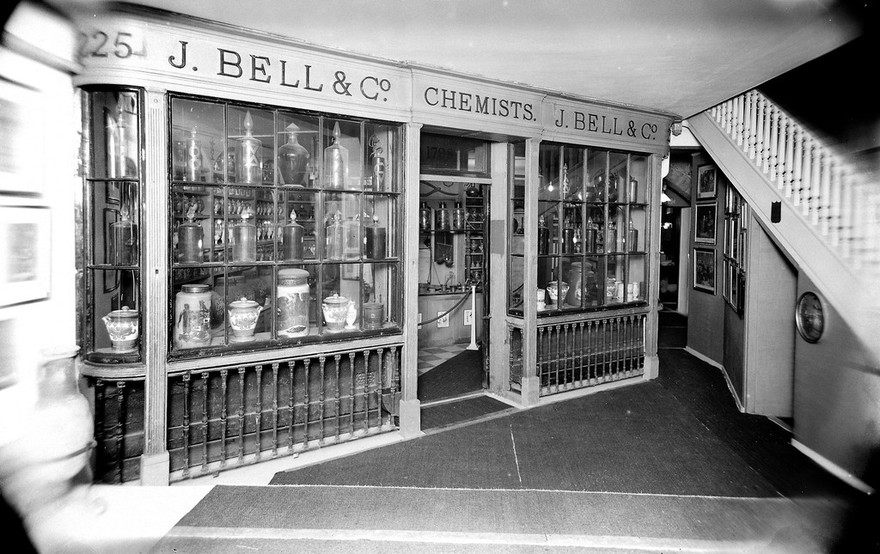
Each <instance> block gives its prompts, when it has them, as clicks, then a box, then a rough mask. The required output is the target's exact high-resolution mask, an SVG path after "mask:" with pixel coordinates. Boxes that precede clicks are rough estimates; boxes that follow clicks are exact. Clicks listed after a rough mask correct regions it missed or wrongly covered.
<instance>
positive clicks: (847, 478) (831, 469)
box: [791, 439, 877, 494]
mask: <svg viewBox="0 0 880 554" xmlns="http://www.w3.org/2000/svg"><path fill="white" fill-rule="evenodd" d="M791 445H792V446H794V447H795V448H797V449H798V450H800V451H801V453H802V454H803V455H804V456H806V457H807V458H809V459H811V460H813V461H814V462H816V463H817V464H819V465H820V466H821V467H822V469H824V470H825V471H827V472H828V473H830V474H831V475H833V476H835V477H837V478H838V479H840V480H841V481H843V482H844V483H846V484H847V485H849V486H851V487H852V488H854V489H856V490H858V491H860V492H863V493H865V494H874V493H875V492H877V491H875V490H874V487H872V486H871V485H869V484H867V483H865V482H864V481H862V480H861V479H859V478H858V477H856V476H855V475H853V474H852V473H850V472H848V471H847V470H845V469H843V468H842V467H840V466H839V465H837V464H835V463H834V462H832V461H831V460H829V459H828V458H826V457H825V456H822V455H821V454H819V453H818V452H816V451H815V450H813V449H812V448H810V447H808V446H805V445H804V444H802V443H800V442H798V441H796V440H795V439H791Z"/></svg>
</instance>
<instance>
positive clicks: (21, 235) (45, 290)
mask: <svg viewBox="0 0 880 554" xmlns="http://www.w3.org/2000/svg"><path fill="white" fill-rule="evenodd" d="M49 222H50V214H49V209H48V208H43V207H18V206H2V207H0V260H4V261H5V262H6V263H5V264H3V265H0V306H8V305H12V304H20V303H22V302H32V301H34V300H43V299H45V298H48V297H49V285H50V283H49V265H50V260H49V255H50V251H51V249H50V246H51V244H50V237H49Z"/></svg>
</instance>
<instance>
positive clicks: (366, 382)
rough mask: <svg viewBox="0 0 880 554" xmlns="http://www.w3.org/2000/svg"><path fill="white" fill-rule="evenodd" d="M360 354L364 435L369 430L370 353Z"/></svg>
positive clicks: (366, 351)
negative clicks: (362, 358)
mask: <svg viewBox="0 0 880 554" xmlns="http://www.w3.org/2000/svg"><path fill="white" fill-rule="evenodd" d="M362 354H363V357H364V390H363V393H362V395H363V399H364V433H366V432H367V431H368V430H369V428H370V397H369V396H368V391H369V388H370V386H369V385H370V351H369V350H364V351H363V352H362Z"/></svg>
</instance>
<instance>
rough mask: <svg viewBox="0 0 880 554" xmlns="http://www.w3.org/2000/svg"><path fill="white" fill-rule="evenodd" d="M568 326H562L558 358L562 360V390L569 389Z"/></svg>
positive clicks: (569, 349) (569, 350) (569, 347)
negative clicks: (560, 348)
mask: <svg viewBox="0 0 880 554" xmlns="http://www.w3.org/2000/svg"><path fill="white" fill-rule="evenodd" d="M569 327H570V325H569V324H568V323H566V324H564V325H563V326H562V337H561V339H562V350H561V352H560V358H561V359H562V380H561V383H562V384H563V385H564V388H566V389H567V388H569V387H568V384H569V377H568V369H569V364H568V361H569V356H570V353H571V345H570V344H569V336H568V331H569Z"/></svg>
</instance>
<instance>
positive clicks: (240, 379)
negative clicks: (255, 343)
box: [238, 366, 246, 465]
mask: <svg viewBox="0 0 880 554" xmlns="http://www.w3.org/2000/svg"><path fill="white" fill-rule="evenodd" d="M245 371H246V369H245V368H244V366H242V367H239V368H238V464H239V465H241V464H242V463H243V462H244V423H245V419H244V402H245V400H244V399H245V394H244V374H245Z"/></svg>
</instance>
